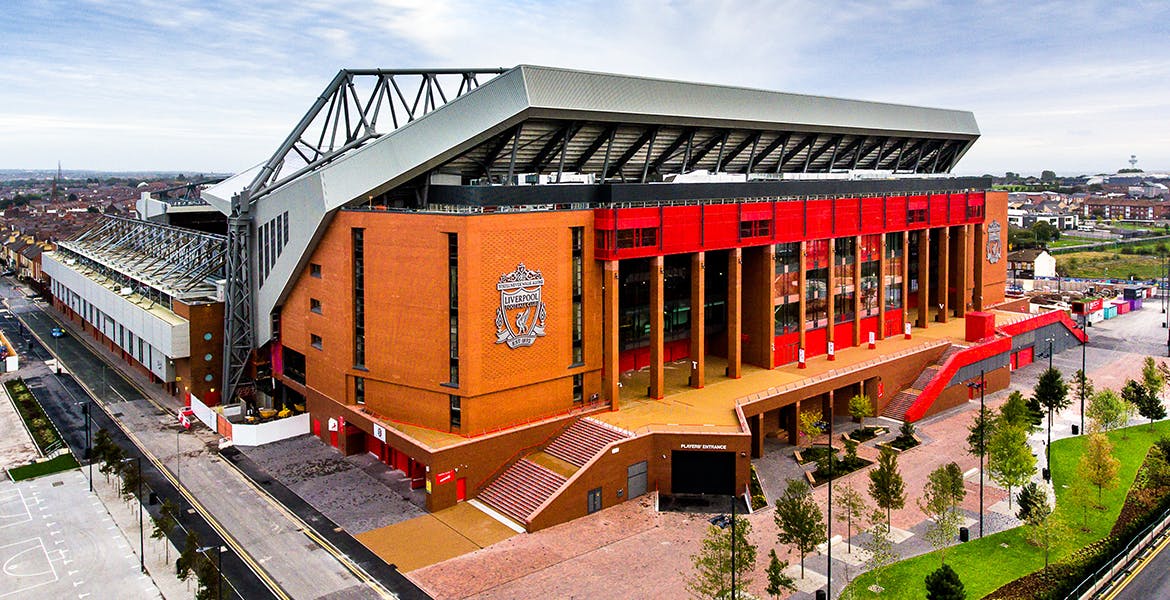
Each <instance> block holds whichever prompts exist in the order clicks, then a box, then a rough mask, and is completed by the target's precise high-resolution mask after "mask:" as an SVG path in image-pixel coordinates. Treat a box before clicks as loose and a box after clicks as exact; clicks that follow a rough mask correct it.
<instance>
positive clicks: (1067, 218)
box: [1008, 208, 1081, 230]
mask: <svg viewBox="0 0 1170 600" xmlns="http://www.w3.org/2000/svg"><path fill="white" fill-rule="evenodd" d="M1039 222H1044V223H1048V224H1049V225H1052V226H1053V227H1056V228H1057V229H1062V230H1063V229H1076V228H1077V227H1078V226H1079V225H1080V224H1081V216H1080V215H1078V214H1077V213H1074V212H1066V213H1056V214H1048V213H1040V212H1034V211H1031V210H1026V209H1022V208H1009V209H1008V224H1009V225H1011V226H1013V227H1022V228H1025V229H1027V228H1030V227H1031V226H1033V225H1035V224H1036V223H1039Z"/></svg>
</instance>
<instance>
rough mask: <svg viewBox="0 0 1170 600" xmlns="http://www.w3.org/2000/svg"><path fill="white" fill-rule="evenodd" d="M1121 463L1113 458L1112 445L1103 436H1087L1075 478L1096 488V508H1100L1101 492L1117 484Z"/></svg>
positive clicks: (1097, 434) (1099, 434)
mask: <svg viewBox="0 0 1170 600" xmlns="http://www.w3.org/2000/svg"><path fill="white" fill-rule="evenodd" d="M1120 467H1121V462H1120V461H1119V460H1117V459H1116V458H1115V457H1114V456H1113V444H1110V443H1109V438H1107V437H1105V435H1104V434H1101V433H1094V434H1092V435H1090V436H1089V444H1088V445H1087V446H1086V447H1085V452H1084V454H1081V460H1080V462H1079V463H1078V464H1077V477H1080V478H1082V479H1084V480H1085V481H1088V482H1089V483H1091V484H1092V485H1094V486H1096V487H1097V506H1098V508H1101V491H1102V490H1104V489H1105V488H1108V487H1113V486H1114V485H1115V484H1116V483H1117V471H1118V469H1119V468H1120Z"/></svg>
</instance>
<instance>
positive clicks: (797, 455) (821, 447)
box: [792, 444, 841, 465]
mask: <svg viewBox="0 0 1170 600" xmlns="http://www.w3.org/2000/svg"><path fill="white" fill-rule="evenodd" d="M829 448H832V449H833V452H840V451H841V448H838V447H837V446H827V445H825V444H816V445H813V446H809V447H808V448H805V449H803V450H795V451H793V453H792V457H793V458H794V459H796V462H797V464H801V465H807V464H808V463H810V462H816V461H817V460H818V459H819V458H821V457H822V456H824V455H825V454H826V453H828V451H829Z"/></svg>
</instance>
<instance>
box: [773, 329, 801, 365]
mask: <svg viewBox="0 0 1170 600" xmlns="http://www.w3.org/2000/svg"><path fill="white" fill-rule="evenodd" d="M775 342H776V343H775V347H776V351H775V359H774V360H775V363H776V366H778V367H779V366H781V365H787V364H791V363H794V362H796V361H797V359H799V358H800V356H799V354H798V351H799V349H800V334H799V333H789V334H787V335H778V336H776V340H775Z"/></svg>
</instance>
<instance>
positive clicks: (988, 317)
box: [967, 312, 995, 342]
mask: <svg viewBox="0 0 1170 600" xmlns="http://www.w3.org/2000/svg"><path fill="white" fill-rule="evenodd" d="M994 336H995V315H994V314H992V313H988V312H969V313H967V341H968V342H978V341H979V340H983V339H987V338H990V337H994Z"/></svg>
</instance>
